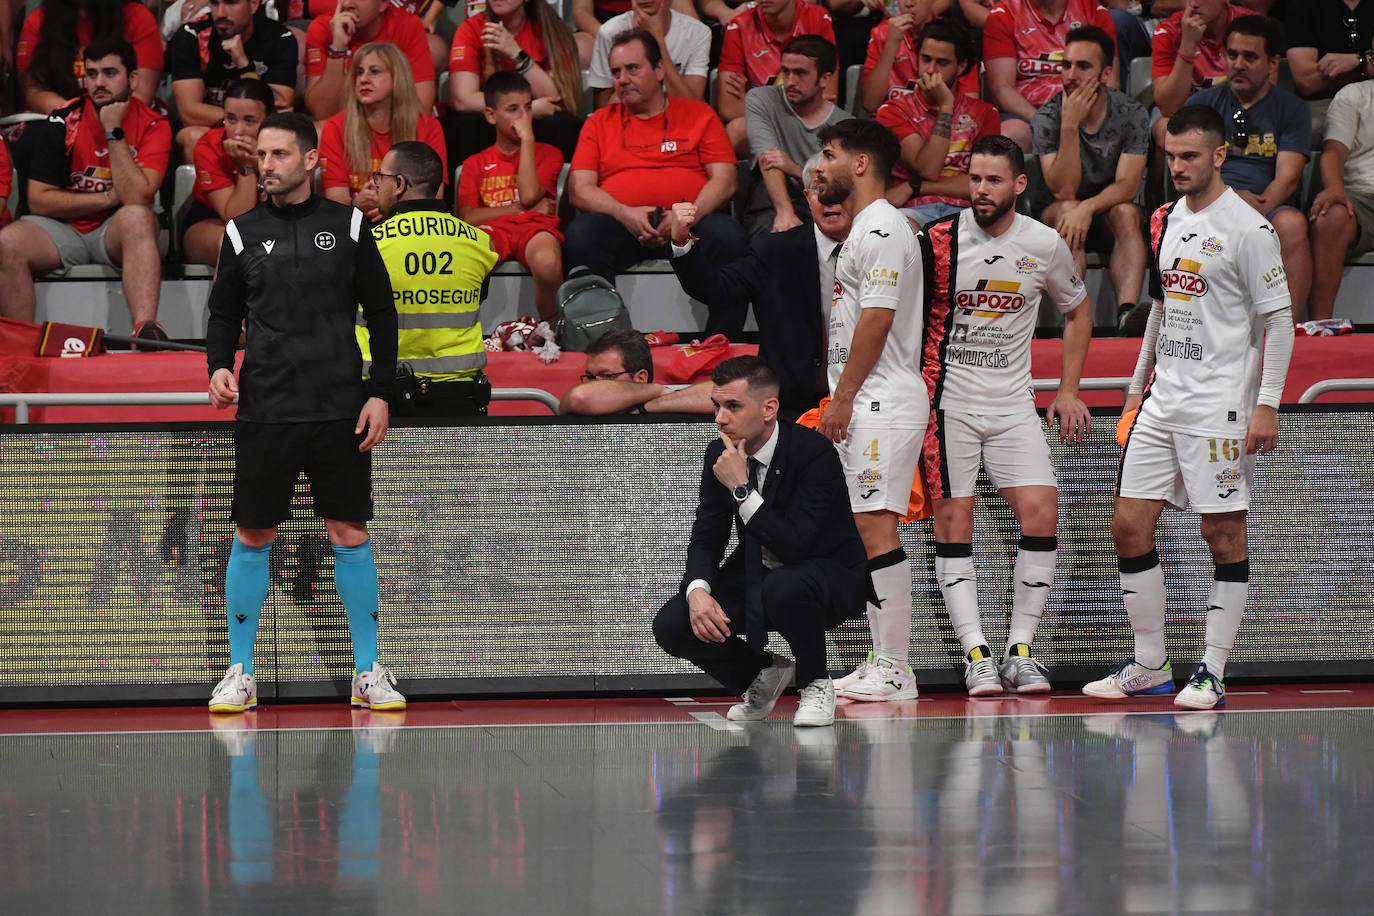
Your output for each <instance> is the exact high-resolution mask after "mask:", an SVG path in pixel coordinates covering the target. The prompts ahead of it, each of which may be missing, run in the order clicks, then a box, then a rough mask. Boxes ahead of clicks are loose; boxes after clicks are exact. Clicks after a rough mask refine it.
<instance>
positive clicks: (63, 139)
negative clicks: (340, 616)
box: [0, 0, 1374, 337]
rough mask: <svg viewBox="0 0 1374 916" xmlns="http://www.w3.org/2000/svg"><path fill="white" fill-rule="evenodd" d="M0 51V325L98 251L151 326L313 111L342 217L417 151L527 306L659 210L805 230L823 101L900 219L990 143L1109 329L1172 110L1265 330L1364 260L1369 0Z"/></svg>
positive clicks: (672, 2)
mask: <svg viewBox="0 0 1374 916" xmlns="http://www.w3.org/2000/svg"><path fill="white" fill-rule="evenodd" d="M447 3H453V4H454V5H452V6H445V4H447ZM159 18H160V19H161V21H162V23H163V25H162V27H159ZM0 44H2V45H3V46H2V47H0V67H2V68H3V75H5V76H6V79H4V80H3V83H4V85H5V86H6V92H7V93H8V96H7V97H4V98H0V105H2V106H3V108H2V109H0V112H3V114H5V115H13V114H21V115H22V114H23V113H30V114H31V115H35V116H46V119H45V118H43V117H36V118H32V119H29V120H25V119H24V118H22V117H20V118H11V119H9V121H10V122H11V123H9V124H8V126H7V127H6V128H5V130H4V141H5V142H4V143H3V144H0V211H3V212H0V225H4V226H5V228H4V229H3V230H0V288H3V289H4V290H5V295H4V296H3V297H0V314H3V315H5V316H9V317H18V318H31V317H32V316H33V314H34V308H35V294H34V280H33V278H34V276H35V275H38V274H44V273H49V274H50V275H60V274H59V273H56V272H60V271H61V270H63V269H65V268H70V267H72V266H74V265H77V264H83V263H98V264H105V265H109V266H112V267H115V268H117V269H119V270H120V271H121V273H122V277H123V282H124V286H125V292H126V297H127V299H128V302H129V307H130V312H131V316H132V318H133V320H134V323H135V325H136V326H137V327H139V328H140V329H141V330H140V333H143V334H144V335H145V336H151V337H156V336H158V335H159V334H160V333H161V329H160V328H159V327H158V326H157V324H156V320H155V319H156V314H157V305H158V286H159V283H158V282H157V278H158V277H159V276H160V275H161V267H162V266H163V265H164V264H166V263H168V262H169V261H171V260H181V261H184V262H187V263H198V264H207V265H212V264H213V263H214V261H215V259H216V254H217V252H218V249H219V245H220V239H221V236H222V233H223V232H224V227H225V225H226V223H227V222H228V221H229V220H230V219H232V218H234V217H235V216H238V215H240V214H242V213H244V212H246V211H247V210H248V209H251V208H252V207H253V206H255V205H256V204H257V202H258V201H259V200H260V196H259V195H260V191H259V188H258V174H257V170H258V163H257V156H256V143H255V138H256V135H257V127H258V125H260V124H261V123H262V121H263V119H265V118H266V117H267V116H268V115H269V114H271V113H272V112H273V111H283V110H290V109H296V110H301V111H304V112H306V113H308V114H309V115H310V116H311V117H312V118H313V119H314V120H315V121H316V124H317V127H318V128H319V133H320V161H321V173H320V179H319V180H320V187H321V188H322V191H323V193H324V194H325V195H326V196H328V197H330V198H332V199H334V200H338V201H341V202H346V203H351V204H353V205H354V206H356V207H358V208H359V209H361V210H362V211H363V212H364V213H365V214H366V215H367V216H368V217H369V218H371V219H374V220H376V219H380V218H381V213H380V211H379V209H378V206H377V182H378V181H379V180H380V179H381V178H382V177H384V176H383V174H382V173H381V172H380V171H379V169H380V163H381V161H382V159H383V157H384V156H385V154H386V152H387V151H388V150H389V149H390V148H391V146H392V145H393V144H396V143H399V142H402V141H419V142H422V143H425V144H428V145H429V146H431V147H433V148H434V149H435V151H436V152H437V153H438V154H439V155H440V157H441V159H442V161H443V162H444V165H445V174H446V175H447V176H448V177H449V179H450V183H449V186H448V187H447V188H446V189H445V198H446V199H447V200H448V201H450V202H451V204H452V205H453V206H454V207H455V212H456V213H457V214H458V215H459V216H460V217H461V218H463V219H465V220H467V221H468V222H470V223H472V224H474V225H477V226H480V227H482V228H483V229H484V230H486V231H487V232H488V233H489V234H490V235H491V237H492V240H493V249H494V250H495V251H496V253H497V255H498V257H499V258H500V259H502V260H506V259H511V260H515V261H518V262H520V263H521V264H523V265H524V266H525V267H526V268H527V269H528V270H529V271H530V273H531V275H532V276H533V278H534V281H535V283H534V286H535V297H534V299H535V301H534V302H533V303H528V304H526V303H521V304H520V311H522V312H537V313H538V314H539V316H540V317H543V318H550V317H552V316H553V314H554V311H555V309H556V302H555V291H556V289H557V287H558V285H559V283H560V282H561V280H562V278H563V277H564V276H565V275H566V273H567V272H568V271H570V270H571V269H573V268H575V267H578V266H583V267H587V268H589V269H590V270H591V271H593V272H595V273H597V274H600V275H601V276H604V277H606V278H607V279H609V280H611V281H612V282H614V280H615V276H616V273H617V272H618V271H623V270H624V269H626V268H627V267H628V266H630V265H632V264H635V263H638V262H641V261H644V260H647V259H658V258H667V257H670V256H671V250H670V249H671V246H670V232H671V220H670V219H668V218H666V217H667V215H668V214H670V213H671V211H672V209H673V207H674V206H675V205H679V204H684V203H685V204H691V205H692V206H693V207H694V208H695V209H694V213H695V214H696V215H695V217H694V221H693V224H692V239H693V243H694V245H695V246H697V247H698V248H699V249H700V253H701V254H702V255H704V256H705V257H706V258H708V259H709V260H710V261H711V262H713V263H719V264H725V263H728V262H730V261H733V260H735V259H737V258H741V257H743V256H744V255H745V254H746V253H747V251H748V250H749V245H750V238H751V237H757V236H760V235H764V234H768V233H778V232H786V231H789V230H792V229H795V228H797V227H799V226H804V225H809V224H810V223H811V221H812V219H813V214H812V209H813V203H812V202H810V201H808V199H807V197H806V196H805V194H804V192H803V186H804V183H805V182H804V180H803V177H804V176H803V164H804V163H805V162H806V161H807V159H808V158H810V157H812V156H814V155H815V154H816V153H817V152H818V150H819V147H820V144H819V141H818V139H817V135H818V133H819V132H820V131H821V129H822V128H824V127H825V126H826V125H830V124H834V123H836V122H838V121H840V120H843V119H845V118H848V117H864V118H869V117H871V118H874V119H876V120H877V121H878V122H879V123H881V124H882V125H884V126H886V127H887V128H889V129H890V130H891V131H892V132H893V134H894V135H895V136H896V137H897V139H898V140H899V142H900V145H901V159H900V163H899V164H898V166H897V168H896V169H895V170H894V174H893V178H892V181H891V183H890V186H889V190H888V199H889V200H890V201H891V202H892V203H894V204H895V205H897V206H900V207H904V208H905V212H906V214H907V215H908V216H909V217H910V218H911V219H912V220H913V221H914V222H915V223H916V224H918V225H924V224H927V223H929V222H930V221H932V220H936V219H940V218H942V217H944V216H947V215H948V214H950V213H954V212H958V211H959V210H961V209H962V208H964V207H967V206H968V198H969V192H968V184H967V180H966V178H965V175H966V173H967V169H968V161H969V153H968V150H969V148H970V147H971V145H972V144H973V143H974V142H975V141H976V140H977V139H978V138H980V137H983V136H988V135H991V134H999V133H1000V134H1003V135H1005V136H1008V137H1010V138H1012V139H1013V140H1015V141H1016V142H1017V143H1018V144H1019V145H1020V146H1021V147H1022V148H1023V149H1024V150H1025V151H1026V152H1027V153H1029V154H1032V158H1033V161H1034V162H1035V164H1037V165H1038V170H1037V172H1038V174H1036V175H1034V176H1033V178H1034V180H1033V182H1032V191H1031V193H1029V194H1028V195H1026V199H1027V202H1028V204H1029V205H1030V208H1031V213H1032V215H1033V216H1035V217H1036V218H1038V219H1040V220H1042V221H1044V222H1045V223H1047V224H1048V225H1051V226H1053V227H1054V228H1055V229H1056V230H1057V231H1058V232H1059V234H1060V235H1061V236H1062V237H1063V238H1064V239H1065V240H1066V241H1067V242H1068V244H1069V247H1070V250H1071V251H1072V252H1073V254H1074V256H1075V259H1076V260H1077V262H1078V265H1079V267H1080V269H1083V268H1084V267H1085V266H1086V263H1087V259H1088V257H1089V255H1096V256H1098V257H1099V258H1100V259H1101V263H1102V264H1103V265H1104V266H1105V267H1106V269H1107V270H1108V272H1109V275H1110V277H1111V280H1112V287H1113V289H1114V290H1115V294H1116V297H1117V302H1116V304H1117V306H1118V309H1119V319H1120V321H1121V322H1122V326H1123V327H1124V328H1125V329H1127V330H1128V331H1129V330H1133V329H1135V328H1136V327H1138V324H1139V320H1140V319H1141V318H1142V317H1143V314H1144V313H1143V312H1142V310H1141V309H1140V308H1139V307H1138V303H1139V300H1140V298H1141V294H1142V285H1143V277H1144V274H1145V269H1146V264H1147V231H1146V226H1147V222H1148V216H1149V213H1150V212H1151V211H1152V210H1153V209H1154V208H1155V207H1157V206H1158V205H1159V204H1160V203H1162V202H1163V201H1165V200H1168V199H1171V198H1172V197H1173V196H1175V195H1174V194H1173V192H1172V188H1171V186H1170V183H1169V179H1168V163H1167V162H1166V161H1165V156H1164V154H1163V150H1162V138H1163V136H1164V128H1165V125H1166V124H1167V123H1168V119H1169V118H1170V117H1171V116H1172V115H1173V114H1174V113H1175V112H1177V111H1178V110H1179V109H1180V108H1181V107H1182V106H1183V105H1185V104H1188V103H1202V104H1206V105H1209V106H1211V107H1213V108H1215V109H1216V110H1217V111H1218V112H1219V113H1220V114H1221V115H1222V117H1223V118H1224V120H1225V122H1226V123H1227V125H1228V128H1229V130H1230V133H1231V136H1230V138H1229V147H1230V148H1229V152H1228V157H1227V161H1226V163H1225V165H1224V167H1223V175H1224V177H1225V180H1226V181H1227V183H1228V184H1229V185H1231V186H1232V187H1233V188H1235V189H1236V191H1237V192H1238V193H1239V194H1240V195H1241V196H1242V197H1243V198H1244V199H1245V200H1246V201H1247V202H1248V203H1250V205H1251V206H1253V207H1254V208H1255V210H1256V212H1257V213H1259V214H1262V215H1263V216H1264V217H1265V218H1266V219H1267V220H1269V222H1270V223H1271V224H1272V226H1273V228H1274V230H1275V232H1276V234H1277V236H1278V238H1279V241H1280V244H1281V248H1282V252H1283V258H1284V268H1285V270H1286V272H1287V274H1288V282H1289V287H1290V289H1291V291H1292V296H1293V309H1294V318H1295V320H1296V319H1301V318H1303V317H1310V318H1327V317H1330V316H1331V312H1332V308H1333V304H1334V301H1335V298H1336V294H1337V289H1338V287H1339V284H1340V276H1341V271H1342V268H1343V267H1344V265H1345V263H1346V261H1347V259H1348V258H1350V257H1355V256H1362V255H1365V254H1368V253H1370V252H1371V251H1374V151H1371V146H1374V128H1371V126H1370V122H1371V120H1372V119H1371V114H1374V89H1371V86H1374V83H1371V78H1372V77H1374V0H1310V2H1307V3H1302V4H1298V3H1296V2H1294V0H1243V2H1241V3H1228V2H1226V0H1155V2H1153V3H1150V2H1146V3H1145V4H1144V8H1143V9H1142V8H1141V4H1140V3H1138V2H1135V0H1131V2H1129V3H1128V2H1126V0H1108V2H1107V4H1106V5H1103V4H1102V3H1100V2H1099V0H996V2H994V0H891V2H886V3H885V2H884V0H821V2H811V0H756V2H751V3H744V4H738V5H736V4H732V3H731V2H729V0H696V2H695V3H693V2H692V0H563V2H561V3H560V2H559V0H468V2H466V3H457V2H456V0H444V2H443V3H440V2H437V0H428V2H424V0H421V2H415V0H178V2H177V3H175V4H171V5H167V4H165V3H157V2H153V0H148V2H147V3H144V2H139V0H128V2H126V0H41V2H38V0H29V2H28V3H27V4H26V3H24V2H23V0H0ZM1144 59H1149V61H1150V66H1149V73H1150V77H1149V80H1148V81H1143V80H1142V79H1140V78H1139V76H1138V77H1137V78H1136V84H1135V85H1132V84H1131V80H1130V75H1131V74H1133V73H1136V74H1139V73H1140V72H1141V68H1139V67H1135V66H1133V62H1134V61H1136V60H1144ZM851 68H853V69H852V70H851ZM164 76H165V79H164ZM847 82H852V83H853V85H847V84H846V83H847ZM737 163H738V164H737ZM178 164H191V165H194V167H195V171H196V181H195V185H194V192H193V200H192V202H191V204H190V210H189V213H188V215H187V216H186V218H185V219H184V220H183V221H182V225H183V227H184V231H183V232H182V233H181V237H180V238H172V239H170V247H171V248H172V249H173V252H172V253H171V254H168V253H167V252H166V251H165V250H164V248H165V247H166V245H167V242H168V240H167V234H166V233H165V232H163V231H161V230H165V229H168V228H170V224H169V222H168V220H167V215H166V214H167V211H168V210H170V209H171V205H172V201H171V196H172V181H171V179H170V173H171V171H172V170H173V169H175V167H176V166H177V165H178ZM455 167H457V168H458V170H459V171H458V174H457V177H456V180H454V174H453V172H454V169H455ZM16 175H17V176H18V178H19V181H18V182H16V181H15V176H16ZM561 176H566V181H564V180H562V178H561ZM741 183H743V184H744V185H745V186H746V187H745V188H744V189H742V188H741ZM560 198H561V199H560ZM9 211H15V212H16V213H17V214H22V216H23V218H22V219H18V220H13V219H11V213H10V212H9ZM630 305H631V308H632V309H633V306H634V303H630ZM707 305H708V307H709V315H710V317H709V319H708V323H707V327H706V328H705V330H707V331H710V332H717V331H719V332H724V333H726V334H731V335H737V334H738V333H739V332H740V331H741V330H742V329H743V327H744V319H745V313H744V311H743V306H742V305H741V303H740V302H738V301H736V300H734V299H728V298H727V299H722V300H721V301H717V302H711V303H707ZM761 330H762V332H763V333H765V334H766V333H767V332H768V329H767V328H762V329H761Z"/></svg>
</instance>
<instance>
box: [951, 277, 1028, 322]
mask: <svg viewBox="0 0 1374 916" xmlns="http://www.w3.org/2000/svg"><path fill="white" fill-rule="evenodd" d="M954 305H955V307H956V308H961V309H963V310H964V311H966V312H973V313H974V314H975V315H979V316H981V317H984V318H996V317H998V316H1001V315H1008V314H1012V313H1015V312H1019V311H1021V309H1023V308H1025V306H1026V297H1025V296H1024V295H1022V294H1021V284H1020V283H1016V282H1013V281H1011V280H980V281H978V286H977V287H976V288H974V289H961V290H959V292H957V293H955V294H954Z"/></svg>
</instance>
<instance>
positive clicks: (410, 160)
mask: <svg viewBox="0 0 1374 916" xmlns="http://www.w3.org/2000/svg"><path fill="white" fill-rule="evenodd" d="M443 183H444V166H443V163H442V162H441V161H440V159H439V154H438V153H437V152H435V151H434V149H433V148H431V147H430V146H429V145H428V144H426V143H421V142H420V141H418V140H409V141H405V142H402V143H397V144H396V145H395V146H393V147H392V148H391V149H390V150H388V151H387V154H386V155H385V156H384V157H382V165H381V168H380V169H379V170H378V171H376V172H373V173H372V180H371V182H370V183H369V184H370V186H371V187H372V188H373V189H374V190H375V191H376V194H377V206H378V209H380V210H381V211H382V214H383V216H385V219H384V220H383V221H382V222H380V223H378V224H377V225H375V226H373V227H372V234H373V236H374V237H375V238H376V239H377V250H378V251H380V252H381V254H382V260H383V261H384V262H385V263H386V269H387V273H388V274H390V275H391V287H392V290H393V298H394V299H395V301H396V311H397V313H398V316H399V318H398V321H399V325H400V332H399V337H398V353H397V360H398V364H399V366H400V375H399V376H398V378H397V385H396V387H395V393H394V395H393V397H392V409H393V410H394V411H395V413H396V414H397V415H398V416H419V417H462V416H473V415H481V414H485V413H486V412H487V402H488V401H490V400H491V383H490V382H489V381H488V380H487V378H486V376H485V375H483V374H482V368H483V367H484V366H486V364H487V351H486V349H485V347H484V346H483V344H482V324H481V322H480V321H479V320H478V317H477V310H478V307H479V306H481V304H482V287H483V285H484V284H485V283H486V279H487V275H488V274H490V273H491V269H492V268H493V267H495V266H496V260H497V258H496V252H495V251H493V250H492V247H491V238H490V236H488V235H487V234H486V233H485V232H483V231H481V230H480V229H476V228H474V227H472V226H469V225H468V224H467V223H465V222H463V221H462V220H460V219H459V218H458V217H456V216H454V215H452V214H451V213H449V212H448V208H447V207H446V206H445V205H444V202H443V201H442V200H440V199H439V198H438V194H439V189H440V188H441V187H443ZM358 343H359V345H360V346H361V347H362V351H363V360H364V367H363V371H364V373H366V372H367V369H368V366H367V360H368V359H369V352H368V332H367V328H366V327H364V326H363V325H362V323H360V325H359V327H358Z"/></svg>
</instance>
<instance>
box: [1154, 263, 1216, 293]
mask: <svg viewBox="0 0 1374 916" xmlns="http://www.w3.org/2000/svg"><path fill="white" fill-rule="evenodd" d="M1200 270H1202V265H1201V264H1199V263H1198V262H1197V261H1190V260H1188V259H1187V258H1177V259H1175V261H1174V266H1173V267H1170V268H1168V269H1166V270H1162V271H1160V274H1159V285H1160V286H1161V287H1162V288H1163V289H1164V298H1166V299H1179V300H1182V301H1183V302H1188V301H1189V300H1191V299H1192V298H1193V297H1194V296H1205V295H1207V281H1206V280H1205V279H1204V278H1203V276H1202V274H1200V273H1198V271H1200Z"/></svg>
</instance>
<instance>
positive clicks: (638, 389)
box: [558, 329, 714, 416]
mask: <svg viewBox="0 0 1374 916" xmlns="http://www.w3.org/2000/svg"><path fill="white" fill-rule="evenodd" d="M586 355H587V367H586V369H585V370H584V371H583V373H582V384H580V385H577V386H576V387H574V388H572V389H570V390H569V391H568V393H567V394H565V395H563V400H562V402H561V403H560V404H559V405H558V412H559V413H565V414H568V413H571V414H582V415H585V416H604V415H606V414H616V413H703V414H709V413H712V412H713V411H714V408H713V407H712V405H711V383H710V382H697V383H696V384H695V385H686V386H683V385H660V384H658V383H656V382H655V381H654V357H653V354H652V352H650V350H649V344H648V341H646V340H645V338H644V333H643V332H642V331H635V330H632V329H627V330H621V331H608V332H606V333H605V334H602V335H601V336H600V337H598V338H597V339H596V340H594V341H592V344H591V346H589V347H588V348H587V351H586Z"/></svg>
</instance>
